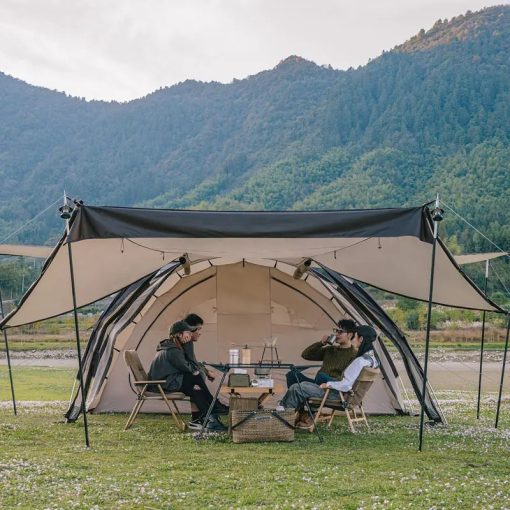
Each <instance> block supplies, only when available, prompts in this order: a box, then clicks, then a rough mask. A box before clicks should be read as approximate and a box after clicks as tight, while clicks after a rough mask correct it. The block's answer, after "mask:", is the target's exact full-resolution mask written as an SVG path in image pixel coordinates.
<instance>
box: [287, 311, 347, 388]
mask: <svg viewBox="0 0 510 510" xmlns="http://www.w3.org/2000/svg"><path fill="white" fill-rule="evenodd" d="M333 331H334V333H335V335H336V338H335V341H334V343H333V344H329V343H328V335H325V336H323V337H322V338H321V340H320V341H319V342H315V343H313V344H312V345H309V346H308V347H307V348H306V349H305V350H304V351H303V352H302V353H301V357H302V358H304V359H306V360H308V361H322V367H321V368H320V369H319V371H318V372H317V374H316V376H315V378H314V379H312V378H310V377H307V376H306V375H304V374H303V373H301V372H292V371H291V372H287V374H286V377H287V387H288V388H290V387H291V386H292V385H293V384H294V383H296V382H298V381H297V380H296V375H297V377H298V379H299V382H313V383H315V384H319V385H320V384H322V383H326V382H328V381H338V380H340V379H341V378H342V374H343V371H344V370H345V369H346V368H347V367H348V366H349V363H350V362H351V361H352V360H353V359H354V358H355V357H356V352H357V349H356V348H354V347H353V346H352V345H351V342H352V340H353V338H354V334H355V332H356V323H355V322H354V321H352V320H350V319H343V320H341V321H339V322H338V327H337V328H335V329H334V330H333Z"/></svg>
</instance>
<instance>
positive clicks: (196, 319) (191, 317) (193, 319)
mask: <svg viewBox="0 0 510 510" xmlns="http://www.w3.org/2000/svg"><path fill="white" fill-rule="evenodd" d="M184 322H186V323H187V324H189V325H190V326H192V327H194V328H196V329H195V331H192V332H191V341H189V342H186V343H184V344H183V346H182V347H183V350H184V352H185V353H186V356H187V357H188V359H190V360H191V361H193V362H194V363H195V364H196V365H197V367H198V369H199V370H200V372H201V374H202V376H203V377H206V378H207V379H208V380H209V381H211V382H213V381H214V380H215V379H216V378H215V376H214V374H213V373H212V372H211V371H210V370H209V369H208V368H207V367H206V366H205V365H204V363H201V362H199V361H197V358H196V356H195V343H196V342H198V340H199V338H200V335H201V334H202V327H203V325H204V320H203V319H202V317H200V316H199V315H197V314H196V313H190V314H188V315H187V316H186V317H185V318H184ZM214 411H215V412H216V413H217V414H228V411H229V408H228V406H226V405H224V404H222V403H221V402H220V401H219V400H218V401H217V402H216V405H215V407H214Z"/></svg>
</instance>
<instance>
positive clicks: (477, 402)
mask: <svg viewBox="0 0 510 510" xmlns="http://www.w3.org/2000/svg"><path fill="white" fill-rule="evenodd" d="M488 281H489V261H488V260H486V261H485V284H484V288H483V293H484V294H485V295H486V296H487V282H488ZM485 314H486V312H485V310H484V311H483V312H482V339H481V342H480V368H479V371H478V398H477V400H476V419H477V420H479V419H480V396H481V393H482V371H483V349H484V345H485Z"/></svg>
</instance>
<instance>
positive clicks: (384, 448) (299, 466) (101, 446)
mask: <svg viewBox="0 0 510 510" xmlns="http://www.w3.org/2000/svg"><path fill="white" fill-rule="evenodd" d="M23 370H27V374H28V373H30V372H31V371H32V370H43V371H44V370H45V369H30V370H29V369H23ZM36 374H37V372H34V373H32V374H31V375H30V377H33V378H32V384H35V383H36V382H37V375H36ZM40 375H41V377H40V384H37V386H40V387H41V388H43V387H45V388H50V391H53V392H55V393H54V394H58V392H59V391H61V392H62V393H61V394H62V395H63V397H62V398H66V399H67V397H68V390H69V388H70V386H71V385H72V371H69V370H63V371H61V370H59V371H56V370H54V371H51V375H48V376H44V377H43V376H42V374H40ZM27 377H28V376H27ZM52 377H53V379H54V382H53V383H52V382H51V378H52ZM6 382H7V381H6V379H5V378H3V379H2V380H1V383H2V390H3V393H2V395H3V397H2V398H4V399H5V389H4V386H5V383H6ZM59 387H62V389H61V390H59V389H58V388H59ZM51 388H53V389H51ZM64 389H65V391H64ZM19 391H20V394H22V395H25V398H26V397H27V396H30V391H31V390H30V389H29V383H28V380H27V387H26V389H25V390H23V391H26V393H22V390H21V389H20V390H19ZM493 397H494V396H493V395H492V396H490V397H486V398H485V399H484V404H483V413H484V414H483V419H482V420H481V421H480V422H479V423H476V420H475V419H474V406H473V401H474V400H473V394H472V393H468V392H442V393H441V394H440V395H439V398H441V399H442V401H443V404H442V405H443V409H444V411H445V413H446V414H447V417H448V418H449V421H450V425H449V427H442V426H440V427H435V428H433V429H429V430H426V434H425V447H424V451H423V452H422V453H420V452H418V451H417V432H418V419H417V418H416V417H371V418H370V423H371V427H372V431H371V432H370V433H366V432H363V433H360V434H357V435H353V434H351V433H349V432H348V429H347V426H346V424H345V421H344V420H338V423H337V425H336V426H335V427H334V428H333V429H332V430H327V429H326V428H324V427H321V431H322V433H323V436H324V442H323V443H319V441H318V440H317V437H316V436H315V435H311V434H309V433H307V432H297V433H296V441H295V442H294V443H282V444H279V443H261V444H233V443H231V442H230V441H229V440H228V439H227V438H226V437H224V436H217V437H214V438H207V439H203V440H201V441H197V440H196V439H195V438H194V437H193V436H192V435H191V434H186V433H185V434H183V433H180V432H178V431H177V430H176V429H175V427H174V426H173V425H172V422H171V420H170V419H169V417H167V416H149V415H147V416H146V415H143V416H140V417H139V419H138V420H137V422H135V425H134V426H133V428H132V429H131V430H129V431H127V432H124V431H123V426H124V423H125V421H126V419H127V417H126V415H92V416H89V426H90V438H91V445H92V447H91V448H90V449H86V448H85V447H84V439H83V421H82V420H81V419H80V421H79V422H78V423H76V424H66V423H64V420H63V416H62V415H63V412H64V411H65V408H66V405H65V402H61V403H58V402H56V403H47V404H45V405H44V406H43V407H38V406H34V405H33V404H29V403H24V404H22V405H20V412H19V415H18V416H17V417H14V416H13V415H12V411H11V410H10V408H9V402H8V401H7V402H3V403H2V407H1V408H0V508H2V509H3V508H6V509H7V508H41V509H42V508H65V509H67V508H69V509H71V508H80V509H105V508H108V509H109V508H116V509H117V508H119V509H138V508H145V509H155V508H157V509H193V510H194V509H201V508H211V509H228V508H268V509H269V508H271V509H273V508H280V509H287V508H306V509H312V508H316V509H327V508H331V509H353V510H355V509H360V508H363V509H367V510H368V509H384V508H394V509H401V508H413V509H422V508H423V509H430V508H436V509H439V508H445V509H448V510H449V509H454V508H457V509H467V508H469V509H471V508H477V509H490V508H493V509H503V508H510V482H509V480H508V478H509V477H508V475H509V473H510V451H509V450H510V442H509V439H510V402H509V401H508V399H507V400H506V401H505V402H504V405H503V408H502V415H501V421H500V428H499V429H498V430H497V431H496V430H494V428H493V419H494V410H495V404H494V398H493Z"/></svg>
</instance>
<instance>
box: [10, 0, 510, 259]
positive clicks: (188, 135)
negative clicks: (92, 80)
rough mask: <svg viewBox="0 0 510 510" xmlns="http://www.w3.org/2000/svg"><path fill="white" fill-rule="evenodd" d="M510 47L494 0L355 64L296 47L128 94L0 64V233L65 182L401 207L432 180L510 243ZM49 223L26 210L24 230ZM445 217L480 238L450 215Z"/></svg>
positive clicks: (449, 226)
mask: <svg viewBox="0 0 510 510" xmlns="http://www.w3.org/2000/svg"><path fill="white" fill-rule="evenodd" d="M509 55H510V7H508V6H500V7H491V8H487V9H484V10H482V11H480V12H476V13H470V12H468V13H467V14H466V15H463V16H458V17H456V18H454V19H452V20H450V21H446V20H445V21H441V20H440V21H438V22H437V23H436V24H435V25H434V27H433V28H432V29H431V30H429V31H427V32H425V31H421V32H420V33H419V34H417V35H416V36H415V37H413V38H411V39H410V40H409V41H407V42H405V43H403V44H402V45H399V46H397V47H396V48H394V49H393V50H392V51H389V52H385V53H383V54H382V55H381V56H380V57H378V58H376V59H374V60H372V61H371V62H370V63H369V64H367V65H366V66H363V67H359V68H357V69H349V70H347V71H338V70H334V69H332V68H331V67H321V66H317V65H316V64H314V63H313V62H309V61H306V60H304V59H302V58H300V57H297V56H291V57H289V58H287V59H285V60H284V61H282V62H280V63H279V64H278V65H277V66H276V67H275V68H274V69H271V70H268V71H263V72H261V73H258V74H256V75H254V76H250V77H248V78H246V79H243V80H234V81H233V82H232V83H230V84H227V85H224V84H219V83H201V82H196V81H186V82H183V83H180V84H178V85H175V86H172V87H169V88H163V89H160V90H158V91H156V92H154V93H152V94H150V95H148V96H146V97H144V98H142V99H138V100H135V101H131V102H129V103H124V104H121V103H115V102H110V103H106V102H100V101H92V102H86V101H84V100H80V99H77V98H73V97H68V96H66V95H65V94H62V93H57V92H53V91H49V90H46V89H43V88H40V87H33V86H31V85H28V84H26V83H23V82H21V81H19V80H16V79H14V78H12V77H9V76H6V75H4V74H1V73H0V120H1V122H0V175H1V177H2V186H1V187H0V199H1V200H0V235H1V236H5V235H6V234H7V233H9V232H10V231H12V230H13V229H14V228H15V227H17V226H19V225H20V224H21V223H22V222H23V221H26V220H27V219H29V218H30V217H32V216H33V215H34V214H35V213H37V212H38V211H40V210H42V209H43V208H44V207H46V206H47V205H48V204H49V203H50V202H51V201H53V200H54V199H56V198H57V197H58V196H59V195H61V194H62V192H63V190H64V189H65V190H66V191H67V192H68V193H69V194H70V195H71V196H74V197H79V198H81V199H83V200H84V201H85V202H87V203H89V204H112V205H146V206H154V207H156V206H157V207H181V208H216V209H217V208H222V209H321V208H331V209H332V208H353V207H374V206H403V205H409V204H420V203H423V202H425V201H428V200H431V199H433V198H434V196H435V193H436V191H438V192H440V193H441V196H442V197H443V199H444V200H445V202H447V203H449V204H451V205H452V206H454V207H455V208H456V209H457V210H459V211H460V212H461V213H462V214H464V215H465V216H466V217H467V218H468V219H469V220H470V221H472V222H474V223H475V224H476V225H477V226H478V227H479V228H481V229H482V230H483V231H484V232H486V233H488V234H489V235H490V236H491V237H492V238H494V239H495V240H496V241H497V242H498V243H500V244H501V245H504V246H506V248H507V249H508V248H510V207H509V205H508V204H509V203H510V172H509V170H510V147H509V137H510V59H509V57H508V56H509ZM45 217H46V216H45ZM58 228H61V225H58V220H56V219H47V220H45V222H44V223H43V224H41V223H38V222H34V224H31V225H30V227H29V228H28V229H25V230H24V231H23V233H21V234H20V235H19V236H18V240H21V241H24V242H44V241H47V240H48V238H49V237H50V236H54V232H56V231H58ZM442 228H443V229H444V230H445V231H444V234H445V235H446V236H447V237H451V236H453V234H454V232H458V235H457V237H456V239H453V237H451V239H452V241H455V242H458V243H460V244H461V245H462V247H463V248H464V249H465V250H474V249H488V248H489V247H488V246H487V245H485V244H484V241H483V239H482V238H481V237H479V236H475V237H473V235H472V232H470V231H467V230H466V229H465V228H464V226H463V225H461V224H460V223H459V221H458V220H457V219H454V217H453V215H450V218H449V221H448V222H447V223H446V222H445V225H444V226H443V227H442Z"/></svg>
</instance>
